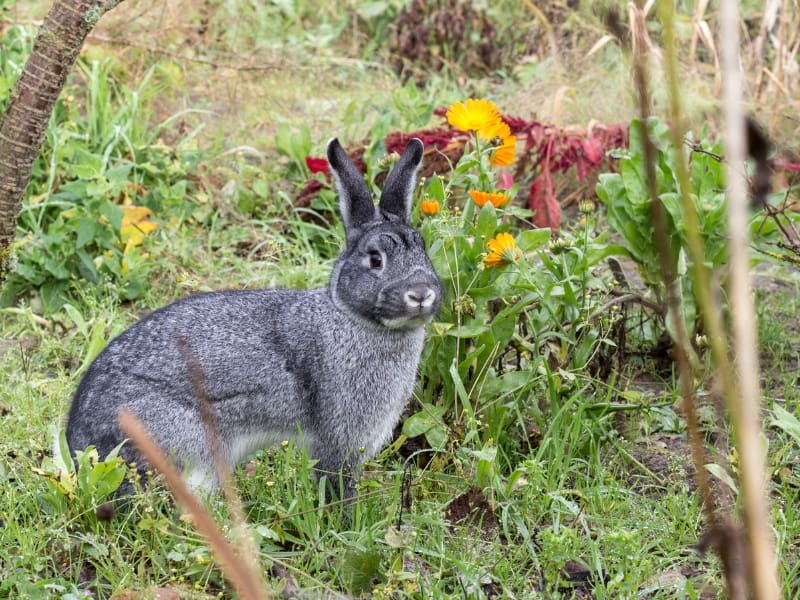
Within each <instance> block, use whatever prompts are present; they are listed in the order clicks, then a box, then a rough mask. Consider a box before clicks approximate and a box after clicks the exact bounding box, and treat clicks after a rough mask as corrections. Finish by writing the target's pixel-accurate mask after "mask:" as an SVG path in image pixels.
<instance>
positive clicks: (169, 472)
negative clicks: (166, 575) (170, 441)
mask: <svg viewBox="0 0 800 600" xmlns="http://www.w3.org/2000/svg"><path fill="white" fill-rule="evenodd" d="M119 426H120V428H121V429H122V431H124V432H125V435H127V436H128V437H129V438H130V439H131V441H132V442H133V443H134V444H135V445H136V447H137V448H138V449H139V451H140V452H141V453H142V455H144V457H145V458H146V459H147V461H148V463H149V464H150V465H151V466H152V467H153V468H154V469H156V470H157V471H158V472H159V473H161V474H162V475H163V476H164V479H165V481H166V484H167V487H168V488H169V489H170V491H171V492H172V493H173V494H174V495H175V497H176V498H177V500H178V502H180V503H181V504H182V505H183V507H184V508H185V509H186V510H187V511H188V512H189V513H190V514H191V515H192V518H193V519H194V524H195V526H196V527H197V529H198V531H200V533H201V534H203V535H204V536H205V537H206V539H207V540H208V542H209V544H210V545H211V549H212V551H213V552H214V555H215V556H216V559H217V560H218V561H219V563H220V566H221V567H222V569H223V571H224V573H225V575H226V577H227V578H228V580H229V581H230V582H231V584H232V585H233V587H234V588H236V591H237V593H238V594H239V595H240V596H241V597H242V598H244V599H245V600H267V599H268V598H270V596H269V594H267V592H266V591H265V588H264V586H263V585H262V584H261V582H260V580H259V578H258V577H256V576H254V574H253V573H251V572H250V570H249V569H248V568H246V566H245V564H244V563H242V562H241V561H240V560H239V558H238V557H237V556H236V553H235V552H234V550H233V547H232V546H231V544H230V542H228V540H227V539H226V538H225V536H224V535H223V533H222V532H221V531H220V529H219V527H217V524H216V523H215V522H214V520H213V519H212V518H211V516H210V515H209V514H208V511H206V509H205V508H204V507H203V505H202V504H201V503H200V501H199V500H198V499H197V497H196V496H194V494H192V492H190V491H189V488H188V487H187V486H186V483H185V482H184V481H183V479H182V478H181V476H180V474H179V473H178V471H177V469H175V467H173V466H172V465H171V464H170V463H169V461H168V460H167V457H166V456H164V453H163V452H162V451H161V449H160V448H159V447H158V446H157V445H156V443H155V442H154V441H153V439H152V438H151V437H150V435H149V434H148V433H147V431H146V430H145V428H144V425H142V422H141V421H140V420H139V419H138V418H137V417H136V416H135V415H134V414H133V413H132V412H131V411H130V410H128V409H126V408H123V409H122V410H121V411H120V415H119Z"/></svg>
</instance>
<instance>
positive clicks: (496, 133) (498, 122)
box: [476, 115, 511, 140]
mask: <svg viewBox="0 0 800 600" xmlns="http://www.w3.org/2000/svg"><path fill="white" fill-rule="evenodd" d="M476 133H477V134H478V137H479V138H481V139H483V140H492V139H494V138H500V139H505V138H507V137H508V136H510V135H511V128H510V127H509V126H508V125H507V124H506V122H505V121H503V120H502V119H501V118H500V116H499V115H498V116H497V119H495V120H494V121H491V122H488V123H486V124H485V125H484V126H483V127H481V128H480V129H478V130H477V131H476Z"/></svg>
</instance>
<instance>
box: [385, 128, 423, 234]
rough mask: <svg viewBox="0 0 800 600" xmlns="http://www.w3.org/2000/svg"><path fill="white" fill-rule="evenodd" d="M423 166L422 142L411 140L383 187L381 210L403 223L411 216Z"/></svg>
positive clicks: (415, 139)
mask: <svg viewBox="0 0 800 600" xmlns="http://www.w3.org/2000/svg"><path fill="white" fill-rule="evenodd" d="M421 164H422V142H421V141H420V140H419V139H417V138H411V140H409V142H408V146H406V149H405V151H404V152H403V155H402V156H401V157H400V160H398V161H397V164H396V165H395V166H394V168H393V169H392V171H391V173H389V176H388V177H387V178H386V184H385V185H384V186H383V193H382V194H381V201H380V202H379V203H378V207H379V208H380V209H381V210H385V211H386V212H389V213H392V214H395V215H397V216H398V217H400V219H401V220H402V221H403V222H407V221H408V217H409V216H410V215H411V197H412V195H413V194H414V188H415V187H416V185H417V171H418V170H419V167H420V165H421Z"/></svg>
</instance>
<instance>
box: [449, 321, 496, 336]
mask: <svg viewBox="0 0 800 600" xmlns="http://www.w3.org/2000/svg"><path fill="white" fill-rule="evenodd" d="M487 331H489V325H488V324H486V323H472V324H470V325H462V326H461V327H454V328H452V329H449V330H448V331H447V335H450V336H452V337H457V338H474V337H478V336H479V335H481V334H483V333H486V332H487Z"/></svg>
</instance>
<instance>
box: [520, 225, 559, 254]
mask: <svg viewBox="0 0 800 600" xmlns="http://www.w3.org/2000/svg"><path fill="white" fill-rule="evenodd" d="M550 237H551V232H550V228H549V227H545V228H544V229H526V230H525V231H522V232H520V233H518V234H517V238H516V242H517V247H518V248H519V249H520V250H522V251H523V252H533V251H534V250H538V249H539V248H541V247H542V246H545V245H546V244H547V243H548V242H549V241H550Z"/></svg>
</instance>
